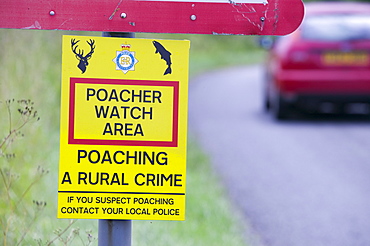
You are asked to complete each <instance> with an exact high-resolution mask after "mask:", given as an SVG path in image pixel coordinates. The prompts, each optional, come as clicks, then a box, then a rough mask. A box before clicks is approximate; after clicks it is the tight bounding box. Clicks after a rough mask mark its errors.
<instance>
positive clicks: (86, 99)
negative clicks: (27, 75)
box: [58, 36, 190, 220]
mask: <svg viewBox="0 0 370 246" xmlns="http://www.w3.org/2000/svg"><path fill="white" fill-rule="evenodd" d="M189 46H190V44H189V41H173V40H148V39H131V38H103V37H80V36H79V37H77V36H64V37H63V65H62V98H61V126H60V129H61V131H60V164H59V179H58V183H59V189H58V218H79V219H124V220H184V219H185V186H186V136H187V98H188V63H189Z"/></svg>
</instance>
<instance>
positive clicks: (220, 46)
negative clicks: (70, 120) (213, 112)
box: [0, 30, 261, 245]
mask: <svg viewBox="0 0 370 246" xmlns="http://www.w3.org/2000/svg"><path fill="white" fill-rule="evenodd" d="M63 34H72V35H80V34H81V33H76V32H61V31H40V30H37V31H34V30H0V46H1V52H0V64H1V66H0V75H1V76H0V139H1V138H3V137H5V136H6V135H7V134H8V132H9V110H8V108H7V106H6V103H5V102H6V100H8V99H13V98H14V99H16V100H19V99H26V100H28V99H30V100H32V101H33V102H34V104H33V107H34V109H35V110H37V112H38V116H39V117H40V120H39V121H32V122H30V123H29V124H27V126H25V127H24V128H23V129H21V131H22V133H21V134H20V135H19V136H18V137H17V138H16V139H15V141H13V142H12V143H11V144H10V145H9V147H8V148H7V149H6V153H15V157H14V158H11V160H9V158H5V153H2V152H0V168H3V167H5V166H6V167H10V168H11V170H12V172H13V173H15V174H16V175H17V178H16V179H15V180H14V189H13V190H12V192H14V193H17V192H18V193H20V194H22V191H25V190H26V191H27V192H26V193H27V194H26V195H25V197H24V200H23V202H24V204H23V205H22V206H23V210H24V211H29V212H27V213H25V212H24V211H23V212H22V211H18V212H19V213H18V214H17V217H14V218H13V219H12V220H11V221H10V222H12V221H16V222H17V223H18V224H17V223H14V224H13V226H15V227H16V228H13V229H14V234H12V235H10V234H8V236H9V238H5V237H4V236H3V235H4V234H3V233H1V235H2V237H3V238H1V236H0V240H2V241H1V242H0V244H4V245H5V243H4V242H8V245H16V244H15V243H14V242H17V240H18V241H19V239H20V237H23V235H24V238H23V241H22V243H21V244H20V245H47V244H48V241H49V242H50V241H51V240H55V239H58V240H55V241H54V243H53V244H52V245H89V244H90V240H93V239H94V238H96V237H97V221H96V220H78V221H77V222H73V223H72V224H71V221H70V220H60V219H59V220H58V219H56V212H57V211H56V204H57V186H58V184H57V177H58V161H59V114H60V81H61V78H60V76H61V35H63ZM83 34H84V35H101V34H100V33H83ZM137 37H154V38H171V39H179V38H180V39H190V40H191V41H192V44H191V45H192V48H191V54H190V55H191V62H190V69H191V75H192V76H194V75H196V74H198V73H200V72H202V71H206V70H210V69H217V68H221V67H224V66H230V65H236V64H241V63H242V64H247V63H253V62H258V61H261V51H260V50H258V49H255V48H254V46H253V38H251V37H236V36H234V37H218V36H201V35H159V34H156V35H155V34H138V35H137ZM11 115H12V116H15V115H17V108H15V109H14V110H13V109H12V112H11ZM40 168H41V169H40ZM38 170H44V173H43V175H42V177H41V178H40V182H38V183H35V184H34V185H32V189H29V190H27V187H28V186H29V185H30V184H33V182H34V181H35V179H36V178H37V177H38V176H37V175H39V174H38ZM187 172H188V173H187V184H188V185H187V210H186V213H187V218H186V221H185V222H162V221H134V223H133V245H244V241H243V232H242V229H241V228H242V227H241V224H242V223H241V222H240V221H238V219H237V213H235V212H234V211H235V209H234V208H233V206H232V204H230V203H229V201H228V199H227V196H226V194H225V191H224V190H223V187H222V186H221V185H220V184H219V183H218V180H217V176H216V175H215V174H214V173H213V171H212V168H211V167H210V164H209V163H208V160H207V158H206V157H205V156H204V155H203V154H202V153H201V151H200V150H199V146H197V145H196V143H194V142H192V141H190V142H189V150H188V169H187ZM46 173H47V174H46ZM4 194H6V193H5V192H4V186H3V185H0V199H3V198H4V197H1V196H3V195H4ZM18 196H19V195H18ZM44 205H46V206H44ZM40 208H42V209H40ZM7 209H8V210H9V205H6V204H5V203H0V211H8V210H7ZM32 211H33V212H32ZM14 212H16V211H14ZM0 215H1V218H0V221H1V224H0V226H1V227H0V230H2V232H4V230H5V229H6V226H5V225H11V224H9V223H8V222H9V218H8V217H7V215H5V214H4V213H0ZM33 215H37V216H36V217H35V220H34V221H33V222H32V223H28V222H27V219H29V217H30V216H33ZM23 222H24V223H23ZM19 223H20V224H19ZM20 225H23V226H20ZM25 232H26V233H25ZM62 233H63V234H62ZM11 236H12V237H14V238H15V239H14V240H15V241H11ZM7 240H8V241H7ZM68 240H73V241H68ZM96 244H97V241H96V240H95V241H94V240H93V244H92V245H96Z"/></svg>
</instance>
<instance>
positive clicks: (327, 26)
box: [264, 2, 370, 119]
mask: <svg viewBox="0 0 370 246" xmlns="http://www.w3.org/2000/svg"><path fill="white" fill-rule="evenodd" d="M305 8H306V14H305V17H304V20H303V22H302V25H301V26H300V27H299V28H298V29H297V30H296V31H295V32H294V33H292V34H290V35H287V36H283V37H278V38H277V39H276V40H275V41H274V42H273V44H272V47H271V48H270V51H269V56H268V59H267V66H266V79H265V81H266V83H265V88H264V105H265V108H266V109H271V111H272V112H273V113H274V115H275V117H276V118H278V119H283V118H286V117H288V116H289V113H290V111H291V110H292V109H297V108H298V109H304V110H306V111H308V112H319V113H346V112H349V113H351V112H352V113H370V4H367V3H354V2H326V3H323V2H318V3H307V4H305Z"/></svg>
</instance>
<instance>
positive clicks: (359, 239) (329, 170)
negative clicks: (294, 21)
mask: <svg viewBox="0 0 370 246" xmlns="http://www.w3.org/2000/svg"><path fill="white" fill-rule="evenodd" d="M261 79H262V75H261V67H260V66H252V67H237V68H231V69H226V70H218V71H214V72H211V73H208V74H205V75H202V76H199V77H196V78H194V79H192V80H191V83H190V87H189V128H190V131H191V132H192V133H193V134H194V135H195V136H196V137H197V139H198V140H199V141H200V143H201V145H202V147H203V148H204V150H205V151H206V152H207V153H208V154H209V155H210V156H211V161H212V163H213V165H214V167H215V169H216V171H217V172H218V173H219V175H220V177H221V178H222V182H224V184H225V185H226V187H227V190H228V192H229V195H230V199H231V200H233V201H234V202H235V204H236V205H237V206H238V207H239V208H240V209H241V210H242V211H243V215H244V216H245V219H246V220H247V221H249V223H250V224H251V225H252V227H253V229H254V230H255V232H257V233H258V235H259V236H260V238H261V241H262V244H263V245H266V246H270V245H271V246H306V245H307V246H320V245H325V246H328V245H329V246H356V245H361V246H362V245H370V121H369V120H362V119H358V118H356V117H339V118H334V119H333V118H325V119H318V118H316V117H314V118H312V117H298V118H296V119H293V120H291V121H286V122H285V121H284V122H278V121H276V120H274V119H273V118H272V117H271V116H270V115H268V114H266V113H264V112H263V110H262V103H261V101H262V99H261V97H262V93H261V86H262V81H261Z"/></svg>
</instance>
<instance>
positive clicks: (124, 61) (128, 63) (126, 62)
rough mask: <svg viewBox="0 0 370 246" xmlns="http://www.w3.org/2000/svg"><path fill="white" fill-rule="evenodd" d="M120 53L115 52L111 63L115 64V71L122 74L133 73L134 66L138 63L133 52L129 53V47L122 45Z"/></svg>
mask: <svg viewBox="0 0 370 246" xmlns="http://www.w3.org/2000/svg"><path fill="white" fill-rule="evenodd" d="M121 48H122V51H119V50H117V52H116V57H115V58H114V59H113V62H114V63H115V64H116V70H121V71H122V72H123V73H124V74H126V73H127V72H128V71H134V70H135V65H136V63H138V62H139V61H138V60H137V59H136V58H135V52H134V51H130V48H131V45H129V44H122V45H121Z"/></svg>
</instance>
